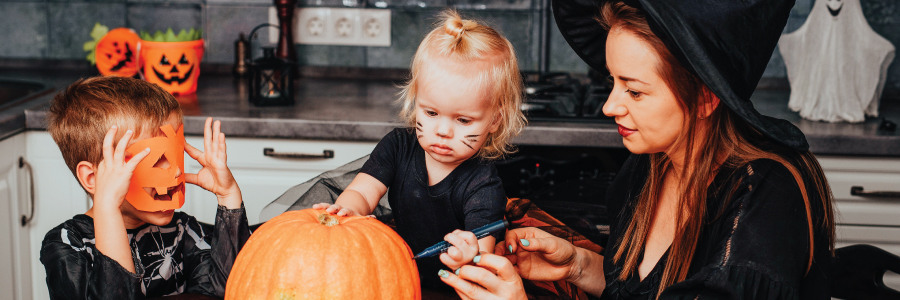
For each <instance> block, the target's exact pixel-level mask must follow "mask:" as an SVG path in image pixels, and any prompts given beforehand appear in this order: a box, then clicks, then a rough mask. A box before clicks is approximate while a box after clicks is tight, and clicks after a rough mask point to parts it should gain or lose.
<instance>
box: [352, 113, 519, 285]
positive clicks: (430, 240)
mask: <svg viewBox="0 0 900 300" xmlns="http://www.w3.org/2000/svg"><path fill="white" fill-rule="evenodd" d="M425 155H427V154H426V153H425V150H423V149H422V147H421V146H419V142H418V140H416V136H415V133H414V132H413V131H412V130H410V129H408V128H397V129H394V131H392V132H390V133H388V134H387V135H386V136H385V137H384V138H382V139H381V141H380V142H378V145H377V146H375V150H373V151H372V155H371V156H370V157H369V160H368V161H366V163H365V165H363V167H362V169H361V170H360V172H361V173H366V174H369V175H371V176H372V177H375V178H376V179H378V180H379V181H381V183H384V185H385V186H387V187H388V188H389V189H388V203H390V205H391V211H392V213H393V215H394V222H395V223H396V224H397V232H398V233H399V234H400V236H401V237H403V239H404V240H405V241H406V243H407V244H409V247H410V249H412V251H413V254H415V253H419V252H421V251H422V250H425V248H428V247H430V246H432V245H434V244H435V243H438V242H440V241H443V240H444V236H445V235H447V234H448V233H450V232H452V231H453V230H456V229H463V230H469V231H471V230H473V229H476V228H478V227H481V226H483V225H486V224H489V223H491V222H494V221H497V220H501V219H503V212H504V211H505V209H506V194H505V193H504V192H503V186H502V184H501V182H500V177H498V176H497V169H496V168H494V164H493V163H491V162H488V161H484V160H480V159H475V158H471V159H468V160H466V161H465V162H463V163H462V164H460V165H459V166H457V167H456V169H454V170H453V171H452V172H450V174H449V175H447V177H446V178H444V179H443V180H441V182H438V183H437V184H435V185H433V186H429V185H428V170H427V169H426V168H425ZM502 236H503V233H502V232H501V233H498V234H496V235H495V236H494V237H495V238H497V239H498V240H499V239H500V238H502ZM416 264H417V265H418V267H419V276H420V277H421V279H422V284H423V286H427V287H432V288H444V287H446V285H445V284H444V283H442V282H441V281H440V280H439V278H438V275H437V272H438V270H439V269H441V268H446V266H444V265H443V264H442V263H441V262H440V260H439V259H438V257H437V256H435V257H430V258H420V259H418V260H417V261H416Z"/></svg>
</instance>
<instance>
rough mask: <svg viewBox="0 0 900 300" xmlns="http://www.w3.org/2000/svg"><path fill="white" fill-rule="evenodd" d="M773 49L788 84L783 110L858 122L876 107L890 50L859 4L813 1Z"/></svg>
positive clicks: (855, 0)
mask: <svg viewBox="0 0 900 300" xmlns="http://www.w3.org/2000/svg"><path fill="white" fill-rule="evenodd" d="M778 47H779V49H780V51H781V56H782V57H784V63H785V65H787V75H788V80H789V81H790V83H791V98H790V101H789V102H788V108H790V109H791V110H793V111H797V112H800V116H801V117H803V118H805V119H809V120H814V121H828V122H840V121H847V122H862V121H864V120H865V116H866V115H869V116H875V117H877V116H878V104H879V99H880V98H881V91H882V89H883V88H884V83H885V78H886V77H887V76H886V75H887V69H888V66H890V64H891V62H892V61H893V60H894V45H892V44H891V42H889V41H888V40H887V39H885V38H883V37H881V36H880V35H878V34H877V33H875V31H874V30H872V27H869V23H867V22H866V18H865V16H863V13H862V7H860V5H859V0H818V1H816V2H815V5H813V8H812V11H811V12H810V13H809V17H808V18H807V19H806V22H805V23H803V25H802V26H801V27H800V29H797V30H796V31H794V32H792V33H788V34H784V35H782V36H781V40H780V41H779V44H778Z"/></svg>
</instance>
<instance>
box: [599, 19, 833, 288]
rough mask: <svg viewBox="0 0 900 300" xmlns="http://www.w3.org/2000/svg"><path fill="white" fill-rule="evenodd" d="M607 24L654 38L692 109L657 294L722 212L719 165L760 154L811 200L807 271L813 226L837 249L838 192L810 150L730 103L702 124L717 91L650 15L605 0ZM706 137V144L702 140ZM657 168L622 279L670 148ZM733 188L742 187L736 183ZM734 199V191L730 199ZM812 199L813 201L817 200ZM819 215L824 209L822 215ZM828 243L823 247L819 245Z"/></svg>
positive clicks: (652, 208)
mask: <svg viewBox="0 0 900 300" xmlns="http://www.w3.org/2000/svg"><path fill="white" fill-rule="evenodd" d="M597 21H599V22H600V23H601V24H602V25H603V27H604V28H605V29H606V30H610V29H616V30H627V31H628V32H630V33H633V34H635V35H637V36H638V37H640V38H641V39H642V40H644V41H645V42H647V43H648V44H649V45H650V46H651V47H652V48H653V49H654V50H655V52H656V53H657V54H658V55H659V57H660V64H659V65H658V66H657V70H656V71H657V73H658V74H659V75H660V77H661V78H662V79H663V80H664V81H665V82H666V85H667V86H668V88H669V89H671V90H672V92H673V94H674V95H675V97H676V98H677V100H678V102H679V105H680V106H681V108H682V110H683V111H684V114H685V119H686V122H685V127H684V130H683V132H684V134H683V136H682V137H680V138H679V139H678V141H677V142H680V143H684V146H685V150H686V152H685V153H687V156H686V158H685V161H684V168H683V169H682V171H681V174H675V175H676V176H679V177H680V178H682V181H681V184H680V186H679V187H678V191H679V193H680V194H679V196H678V197H679V198H678V207H681V208H682V209H680V210H679V211H678V212H677V213H676V219H675V224H676V230H675V237H674V239H673V241H672V245H671V246H670V248H669V257H668V260H667V262H666V266H665V269H664V271H663V276H662V280H661V284H660V287H659V290H658V291H657V297H658V296H659V294H660V293H661V292H662V291H663V290H664V289H665V288H666V287H668V286H670V285H672V284H674V283H676V282H679V281H682V280H684V279H685V278H687V274H688V269H689V268H690V265H691V261H692V260H693V256H694V252H695V250H696V247H697V240H698V239H699V236H700V231H701V230H702V228H703V225H705V223H707V222H709V221H711V220H713V219H714V218H715V217H716V212H708V211H706V208H707V202H706V201H707V190H708V188H709V183H710V182H711V181H712V179H713V178H714V177H715V175H716V173H717V172H719V171H720V170H722V171H724V170H734V169H737V168H738V167H741V166H745V165H746V164H747V163H749V162H751V161H754V160H758V159H770V160H774V161H776V162H778V163H781V164H782V165H784V166H785V167H786V168H787V169H788V170H789V171H790V172H791V174H792V175H793V177H794V180H796V182H797V185H798V186H799V187H800V193H801V194H802V196H803V201H804V204H805V206H806V217H807V224H808V230H809V259H808V263H807V271H808V270H809V268H810V267H811V266H812V260H813V249H814V229H815V228H816V227H818V228H820V229H821V230H823V232H824V234H825V237H824V238H825V239H826V240H825V241H826V242H827V244H828V245H827V246H828V249H829V250H831V251H833V249H834V222H833V220H834V217H833V213H832V202H833V199H832V195H831V190H830V188H829V187H828V183H827V182H826V180H825V176H824V173H823V172H822V169H821V167H820V166H819V163H818V161H817V160H816V158H815V156H813V154H812V153H810V152H809V151H804V152H800V151H796V150H793V149H791V148H788V147H786V146H783V145H781V144H778V143H776V142H775V141H772V140H771V139H768V138H766V137H765V136H763V135H762V134H761V133H760V132H758V131H757V130H755V129H754V128H753V127H751V126H750V125H749V124H748V123H747V122H745V121H744V120H743V119H741V118H740V117H739V116H738V115H736V114H735V113H734V112H732V111H731V110H730V109H728V108H727V107H723V106H725V105H724V104H723V103H720V104H719V105H718V106H717V107H716V109H715V110H714V111H713V112H712V113H711V114H710V115H709V117H708V118H707V119H708V123H702V122H698V119H700V118H701V113H702V112H703V109H702V108H703V107H704V106H705V105H706V104H707V103H709V101H714V100H716V99H715V97H716V95H715V94H713V92H712V91H710V90H709V88H708V87H706V85H705V84H704V83H703V82H702V80H700V79H699V78H698V77H697V76H695V75H694V74H692V73H691V72H690V71H688V70H687V69H685V68H684V67H682V66H681V64H680V63H679V62H678V60H677V59H676V58H675V57H674V56H673V55H672V53H671V52H669V50H668V49H667V48H666V46H665V44H663V42H662V40H660V39H659V37H657V36H656V35H655V34H654V33H653V32H652V31H651V30H650V27H649V25H648V24H647V20H646V17H645V16H644V14H643V13H642V12H641V11H640V10H638V9H636V8H634V7H631V6H628V5H626V4H624V3H621V2H616V3H610V2H607V3H605V4H604V5H603V6H602V8H601V10H600V17H599V18H598V19H597ZM700 137H705V138H706V143H705V144H703V145H698V144H697V141H700V140H701V139H700ZM649 156H650V166H651V167H650V170H649V174H648V176H647V181H646V182H645V183H644V187H643V189H642V190H641V193H640V195H639V196H638V200H637V205H636V206H635V208H634V214H633V217H632V219H631V220H630V221H629V224H628V227H627V229H626V231H625V234H624V235H623V236H622V238H621V240H619V241H618V243H619V245H618V246H619V247H618V250H617V251H616V254H615V256H614V260H615V261H616V262H619V261H621V260H622V259H624V260H625V261H624V264H623V266H624V267H623V270H622V272H621V273H620V275H619V279H620V280H625V279H627V278H628V276H630V275H631V274H632V273H633V272H635V271H636V270H637V267H638V265H639V264H640V263H641V261H640V258H641V253H643V251H642V250H643V248H644V244H645V242H646V240H647V236H648V235H649V232H650V226H651V224H652V221H653V218H654V215H655V213H656V210H657V208H658V206H657V201H658V199H659V196H660V190H661V187H662V184H663V178H664V177H665V174H666V172H667V171H670V170H671V169H670V168H671V161H670V158H669V157H667V156H666V154H664V153H655V154H650V155H649ZM731 188H732V190H731V192H733V189H734V188H736V186H733V187H731ZM728 198H730V197H728ZM811 199H812V200H811ZM813 211H816V212H822V213H823V214H824V218H822V219H821V220H814V219H813ZM816 215H819V214H818V213H817V214H816ZM820 246H821V245H820Z"/></svg>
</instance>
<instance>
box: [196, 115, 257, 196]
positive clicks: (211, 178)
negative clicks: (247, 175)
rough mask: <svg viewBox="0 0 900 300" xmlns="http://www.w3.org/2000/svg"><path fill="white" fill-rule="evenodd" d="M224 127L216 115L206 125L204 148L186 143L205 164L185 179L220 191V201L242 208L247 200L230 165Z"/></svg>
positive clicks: (208, 119) (198, 159)
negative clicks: (226, 151)
mask: <svg viewBox="0 0 900 300" xmlns="http://www.w3.org/2000/svg"><path fill="white" fill-rule="evenodd" d="M221 127H222V123H221V122H220V121H216V122H215V123H213V121H212V118H207V119H206V124H205V125H204V127H203V151H200V150H198V149H197V148H194V147H193V146H191V145H189V144H187V143H185V144H184V150H185V152H187V154H188V155H190V156H191V158H193V159H195V160H197V162H199V163H200V165H201V166H203V168H202V169H200V171H198V172H197V174H190V173H188V174H184V175H185V176H184V180H185V181H186V182H188V183H192V184H195V185H197V186H199V187H202V188H204V189H206V190H208V191H210V192H213V193H214V194H216V197H217V198H218V200H219V205H221V206H225V207H226V208H228V209H238V208H241V203H242V202H243V200H242V197H241V189H240V188H239V187H238V184H237V182H235V180H234V176H233V175H232V174H231V170H229V169H228V165H227V161H228V157H227V155H226V154H225V150H226V147H225V134H224V133H222V131H221Z"/></svg>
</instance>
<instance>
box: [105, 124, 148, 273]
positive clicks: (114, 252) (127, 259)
mask: <svg viewBox="0 0 900 300" xmlns="http://www.w3.org/2000/svg"><path fill="white" fill-rule="evenodd" d="M117 130H118V129H117V128H116V126H113V127H112V128H110V130H109V131H108V132H107V133H106V137H105V138H104V139H103V160H102V161H100V163H98V164H97V167H96V168H95V171H94V172H95V175H96V179H95V180H96V185H95V187H96V189H95V190H94V206H93V208H92V210H93V217H94V235H95V238H96V245H97V250H99V251H100V253H103V254H104V255H106V256H108V257H109V258H112V259H113V260H115V261H116V262H118V263H119V264H120V265H122V267H123V268H125V269H126V270H128V271H129V272H131V273H134V272H135V267H134V260H133V259H132V257H131V245H130V244H129V243H128V232H127V231H125V221H124V219H123V217H122V211H121V210H120V208H119V207H120V206H122V202H123V201H125V194H127V193H128V186H129V185H130V183H131V175H132V173H133V172H134V169H135V168H136V167H137V165H138V163H139V162H140V161H141V160H143V159H144V157H147V155H149V154H150V149H144V150H143V151H141V152H140V153H138V154H137V155H135V156H134V157H133V158H132V159H131V160H130V161H128V162H127V163H126V162H125V148H126V147H127V146H128V141H130V140H131V137H132V136H133V135H134V132H132V131H131V130H129V131H127V132H125V135H124V136H122V139H121V140H119V144H118V145H117V146H116V148H115V149H113V146H112V144H113V139H114V138H115V136H116V131H117Z"/></svg>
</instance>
